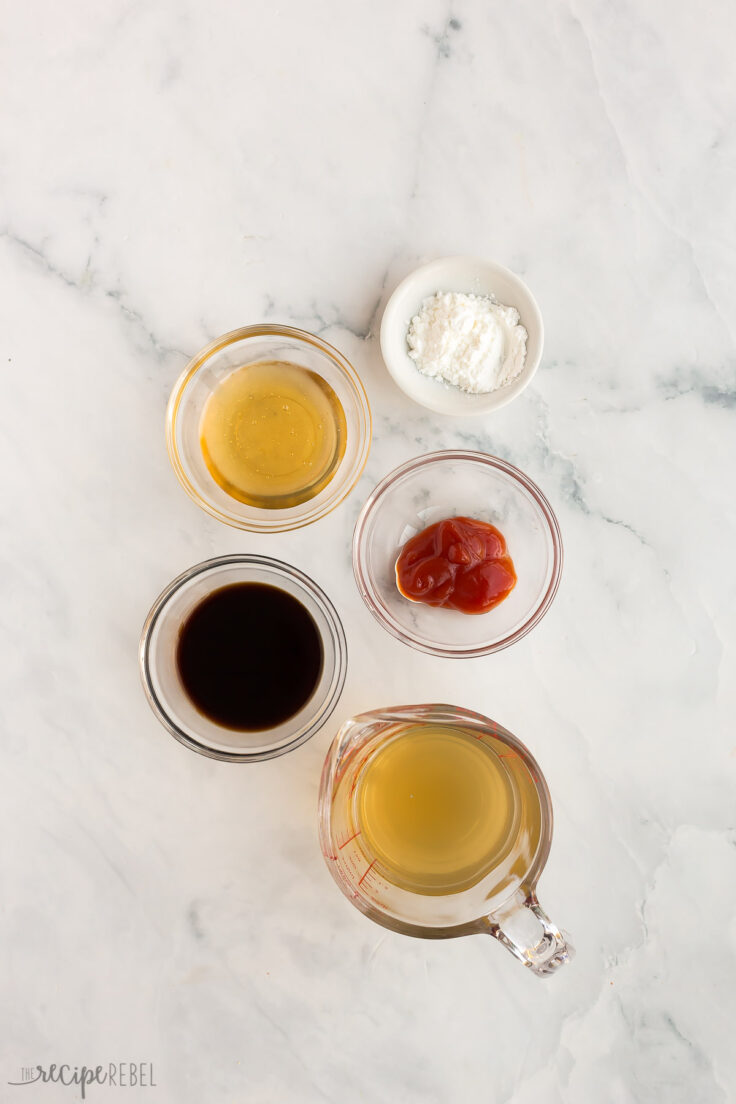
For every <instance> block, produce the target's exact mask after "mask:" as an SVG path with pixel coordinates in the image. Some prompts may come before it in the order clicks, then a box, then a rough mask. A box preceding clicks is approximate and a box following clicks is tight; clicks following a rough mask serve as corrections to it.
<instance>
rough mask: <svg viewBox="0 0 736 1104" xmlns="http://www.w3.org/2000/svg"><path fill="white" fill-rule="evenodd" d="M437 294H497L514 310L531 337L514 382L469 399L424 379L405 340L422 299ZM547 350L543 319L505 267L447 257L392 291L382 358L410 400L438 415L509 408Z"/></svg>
mask: <svg viewBox="0 0 736 1104" xmlns="http://www.w3.org/2000/svg"><path fill="white" fill-rule="evenodd" d="M438 291H456V292H463V293H465V294H473V295H493V296H495V298H496V299H497V300H498V302H499V303H503V304H504V306H507V307H516V309H517V311H518V312H519V319H520V322H521V325H522V326H524V328H525V329H526V331H527V334H528V337H527V342H526V358H525V360H524V367H523V369H522V370H521V372H520V374H519V375H518V376H517V377H516V379H515V380H512V381H511V383H508V384H506V385H505V386H504V387H499V389H498V390H497V391H490V392H488V394H485V395H470V394H468V393H467V392H466V391H461V390H460V388H459V387H454V386H453V385H452V384H447V383H443V382H442V381H441V380H434V379H430V377H429V376H423V375H422V373H421V372H420V371H419V370H418V369H417V367H416V365H415V364H414V361H413V360H412V359H411V357H410V356H409V345H408V343H407V340H406V335H407V332H408V329H409V323H410V322H411V320H412V318H413V317H414V315H415V314H416V313H417V311H418V310H419V308H420V307H421V304H422V302H423V300H424V299H427V298H428V297H429V296H431V295H435V294H436V293H437V292H438ZM543 346H544V324H543V322H542V315H541V312H540V310H539V307H538V306H537V303H536V300H535V298H534V296H533V295H532V293H531V292H530V291H529V288H528V287H527V286H526V284H525V283H524V281H523V280H522V279H520V278H519V277H518V276H516V275H515V274H514V273H513V272H510V271H509V269H508V268H504V267H503V265H500V264H495V263H494V262H493V261H482V260H479V259H477V258H475V257H444V258H442V259H440V260H438V261H431V262H430V263H429V264H426V265H422V267H421V268H417V269H415V271H414V272H412V273H411V275H409V276H407V277H406V279H404V280H402V281H401V283H400V284H399V286H398V287H397V288H396V290H395V291H394V293H393V295H392V296H391V298H390V299H389V301H388V303H387V304H386V309H385V311H384V312H383V319H382V321H381V353H382V355H383V359H384V361H385V363H386V367H387V368H388V370H389V372H390V373H391V375H392V376H393V378H394V380H395V382H396V383H397V384H398V386H399V387H400V388H401V390H402V391H403V392H404V394H406V395H408V396H409V398H410V399H414V401H415V402H418V403H419V404H420V406H425V407H426V408H427V409H428V410H434V411H435V412H436V413H437V414H454V415H456V416H467V415H470V414H488V413H490V411H491V410H498V409H499V407H501V406H506V404H507V403H510V402H511V400H512V399H515V398H516V396H517V395H520V394H521V392H522V391H523V390H524V388H525V387H526V386H527V384H528V383H529V382H530V381H531V379H532V377H533V375H534V373H535V372H536V370H537V368H538V367H539V362H540V360H541V359H542V348H543Z"/></svg>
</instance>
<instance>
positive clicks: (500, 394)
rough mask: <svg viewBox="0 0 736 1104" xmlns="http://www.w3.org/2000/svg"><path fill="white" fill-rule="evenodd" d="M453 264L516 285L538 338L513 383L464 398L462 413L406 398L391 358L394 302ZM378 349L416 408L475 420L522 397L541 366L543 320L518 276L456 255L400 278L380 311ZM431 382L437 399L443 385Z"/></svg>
mask: <svg viewBox="0 0 736 1104" xmlns="http://www.w3.org/2000/svg"><path fill="white" fill-rule="evenodd" d="M454 264H464V265H468V266H469V267H478V268H483V269H486V270H492V271H493V272H494V273H496V274H499V275H503V276H504V277H506V278H507V279H509V280H510V281H511V282H512V283H515V284H518V285H519V287H520V288H521V289H522V290H523V291H524V293H525V295H526V296H527V297H528V298H529V301H530V304H531V308H532V315H533V321H534V324H535V326H536V328H537V330H538V334H539V351H538V354H537V356H536V357H535V359H534V360H533V361H531V360H525V362H524V367H523V368H522V370H521V372H520V373H519V375H518V376H517V377H516V379H514V380H511V382H510V383H508V384H506V385H504V386H503V387H499V388H498V389H497V390H496V391H490V392H487V393H482V394H478V395H469V396H468V398H469V400H471V401H469V402H468V405H467V407H466V408H465V409H463V410H448V409H447V408H446V407H445V406H443V405H442V403H440V402H439V401H438V402H437V403H433V402H432V403H430V402H424V401H423V400H422V399H420V398H417V397H416V396H415V395H412V394H410V393H409V392H408V391H407V390H406V388H405V387H404V382H403V380H404V376H403V373H402V372H401V371H400V370H398V369H397V368H396V366H395V358H396V357H397V356H398V351H397V348H396V343H395V341H394V338H393V329H394V325H395V321H394V318H393V313H394V310H395V307H396V301H397V299H398V298H399V297H400V296H401V294H402V293H404V292H405V291H406V289H407V288H409V287H411V285H412V284H413V283H414V282H415V280H417V279H418V278H419V277H420V276H422V275H423V274H424V273H427V272H429V271H430V270H432V269H436V270H437V272H438V273H441V271H442V268H443V267H444V266H446V265H454ZM437 290H438V291H439V290H442V289H440V288H438V289H437ZM445 290H448V291H452V290H457V289H452V288H447V289H445ZM529 321H530V320H529V319H528V318H527V319H526V323H527V329H528V323H529ZM380 346H381V356H382V358H383V362H384V364H385V365H386V370H387V371H388V373H389V375H390V376H391V378H392V379H393V381H394V383H395V384H396V386H397V387H398V388H399V389H400V390H401V391H402V392H403V394H404V395H406V397H407V398H408V399H411V401H412V402H415V403H417V405H418V406H421V407H423V408H424V409H425V410H431V411H432V412H433V413H435V414H442V415H444V416H445V417H448V418H454V417H460V418H462V417H479V416H480V415H483V414H490V413H492V412H493V411H494V410H500V409H501V408H502V407H504V406H507V405H508V404H509V403H510V402H513V400H514V399H515V398H517V397H518V396H519V395H520V394H521V393H522V391H524V390H525V389H526V387H527V386H528V385H529V384H530V383H531V381H532V379H533V378H534V376H535V375H536V373H537V370H538V368H539V365H540V364H541V362H542V356H543V354H544V319H543V317H542V312H541V310H540V308H539V303H538V302H537V300H536V298H535V296H534V294H533V293H532V290H531V288H530V287H529V285H528V284H527V282H526V281H525V280H524V279H522V277H521V276H519V275H518V274H517V273H516V272H514V271H513V270H512V269H510V268H507V267H506V265H502V264H500V263H499V262H498V261H491V260H487V259H485V258H483V257H476V256H473V255H472V254H466V253H458V254H454V255H453V256H450V257H437V258H435V259H434V260H432V261H427V262H426V263H425V264H422V265H419V266H418V267H417V268H415V269H413V271H412V272H410V273H408V274H407V275H406V276H404V278H403V279H402V280H401V281H400V282H399V283H398V284H397V285H396V287H395V288H394V290H393V291H392V292H391V295H390V296H389V298H388V300H387V302H386V306H385V307H384V309H383V315H382V317H381V326H380ZM392 346H393V348H392ZM415 371H418V369H415ZM434 382H435V383H436V384H437V394H438V395H439V394H441V390H443V385H442V383H441V382H440V381H437V380H435V381H434Z"/></svg>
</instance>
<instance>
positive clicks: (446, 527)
mask: <svg viewBox="0 0 736 1104" xmlns="http://www.w3.org/2000/svg"><path fill="white" fill-rule="evenodd" d="M396 585H397V586H398V588H399V590H400V591H401V593H402V594H403V595H404V597H405V598H409V599H411V601H412V602H424V603H425V604H426V605H428V606H443V607H444V608H445V609H454V610H459V611H460V612H461V613H487V612H488V610H491V609H493V607H494V606H497V605H498V603H499V602H503V600H504V598H505V597H506V596H507V595H508V594H510V593H511V591H512V590H513V589H514V587H515V586H516V572H515V571H514V564H513V561H512V559H511V557H510V556H509V554H508V550H507V548H506V541H505V539H504V537H503V534H502V533H499V531H498V529H496V527H495V526H493V525H489V524H488V523H487V522H485V521H477V520H476V519H475V518H468V517H454V518H447V519H446V520H445V521H438V522H435V524H434V525H430V526H429V528H427V529H423V530H422V532H421V533H417V535H416V536H415V537H412V538H411V540H408V541H407V542H406V544H405V545H404V547H403V548H402V549H401V553H400V555H399V558H398V560H397V561H396Z"/></svg>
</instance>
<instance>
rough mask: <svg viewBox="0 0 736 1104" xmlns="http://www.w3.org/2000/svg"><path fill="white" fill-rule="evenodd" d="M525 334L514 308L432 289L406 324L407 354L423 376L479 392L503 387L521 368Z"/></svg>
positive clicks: (481, 297) (484, 297)
mask: <svg viewBox="0 0 736 1104" xmlns="http://www.w3.org/2000/svg"><path fill="white" fill-rule="evenodd" d="M526 339H527V332H526V330H525V329H524V327H523V326H521V325H520V324H519V312H518V311H517V310H516V308H515V307H506V306H504V305H503V303H499V302H497V300H496V299H494V298H493V297H492V296H490V295H465V294H462V293H459V292H455V291H438V292H437V294H436V295H431V296H430V297H429V298H428V299H425V300H424V301H423V303H422V305H421V308H420V310H419V313H418V314H416V315H415V316H414V317H413V318H412V320H411V323H410V325H409V330H408V333H407V342H408V345H409V356H410V357H411V359H412V360H413V361H414V363H415V364H416V366H417V368H418V370H419V371H420V372H421V373H422V374H423V375H425V376H431V377H432V378H433V379H439V380H444V382H445V383H449V384H452V385H454V386H455V387H459V388H460V389H461V390H462V391H468V392H470V393H471V394H475V395H480V394H484V393H487V392H489V391H495V390H496V389H497V388H499V387H504V386H505V385H506V384H507V383H510V382H511V381H512V380H513V379H515V378H516V377H517V376H518V375H519V373H520V372H521V370H522V368H523V367H524V359H525V357H526Z"/></svg>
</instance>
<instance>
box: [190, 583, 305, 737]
mask: <svg viewBox="0 0 736 1104" xmlns="http://www.w3.org/2000/svg"><path fill="white" fill-rule="evenodd" d="M323 662H324V653H323V647H322V639H321V637H320V633H319V629H318V628H317V625H316V624H315V621H314V618H313V617H312V615H311V614H310V613H309V611H308V610H307V609H306V608H305V607H304V606H303V605H302V603H301V602H300V601H299V600H298V599H297V598H295V597H294V596H293V595H292V594H288V593H287V592H286V591H285V590H281V589H280V588H279V587H275V586H269V585H268V584H266V583H234V584H232V585H230V586H224V587H220V588H219V589H218V590H215V591H213V592H212V593H211V594H209V595H208V596H207V597H206V598H205V599H203V601H201V602H200V603H199V605H197V606H195V608H194V609H193V610H192V612H191V613H190V614H189V616H188V617H187V619H186V621H185V622H184V624H183V625H182V627H181V630H180V633H179V641H178V645H177V650H176V664H177V668H178V671H179V677H180V679H181V683H182V686H183V688H184V690H185V692H186V694H187V695H188V697H189V698H190V700H191V701H192V703H193V704H194V706H195V707H196V708H197V709H198V710H199V711H200V712H201V713H203V714H204V716H206V717H208V718H209V719H210V720H211V721H214V722H215V724H218V725H222V726H224V727H225V728H230V729H237V730H240V731H251V732H254V731H261V730H263V729H268V728H275V727H276V726H277V725H280V724H282V723H283V722H284V721H287V720H289V718H291V717H293V716H295V714H297V713H298V712H299V710H300V709H302V708H303V707H304V706H305V705H306V703H307V702H308V701H309V699H310V698H311V696H312V694H313V693H314V690H315V688H316V686H317V683H318V682H319V680H320V676H321V674H322V665H323Z"/></svg>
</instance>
